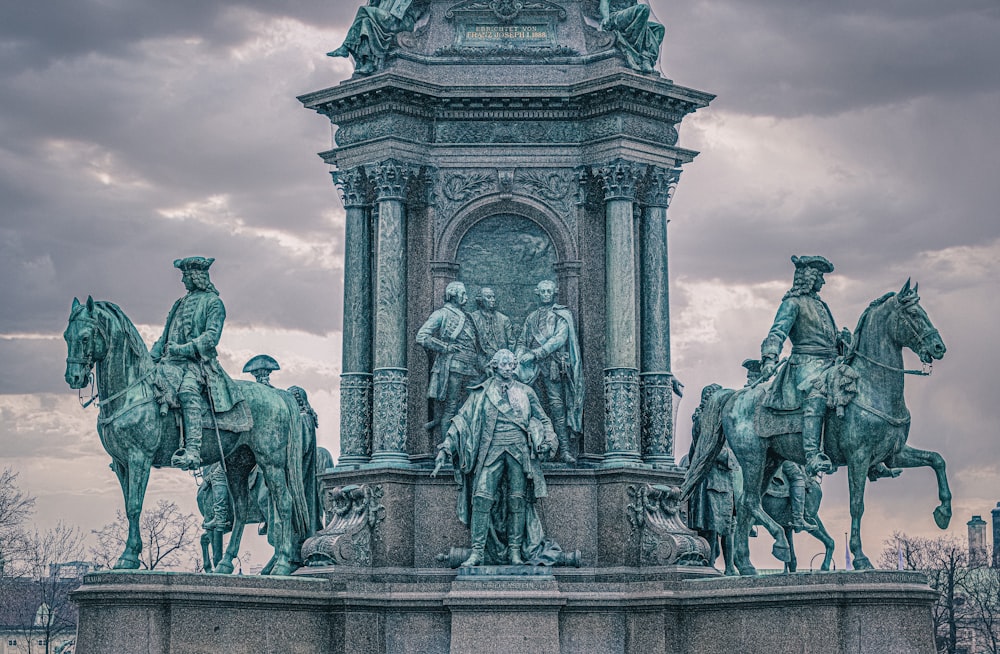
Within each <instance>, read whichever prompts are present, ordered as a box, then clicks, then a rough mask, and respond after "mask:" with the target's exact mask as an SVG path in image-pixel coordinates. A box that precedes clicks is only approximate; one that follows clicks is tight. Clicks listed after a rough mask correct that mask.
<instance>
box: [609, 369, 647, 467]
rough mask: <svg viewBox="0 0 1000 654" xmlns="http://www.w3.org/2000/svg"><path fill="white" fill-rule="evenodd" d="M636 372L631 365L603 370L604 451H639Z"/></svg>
mask: <svg viewBox="0 0 1000 654" xmlns="http://www.w3.org/2000/svg"><path fill="white" fill-rule="evenodd" d="M638 407H639V372H638V371H637V370H633V369H631V368H612V369H610V370H605V371H604V411H605V421H606V424H605V430H606V432H607V441H608V442H607V447H608V452H633V453H635V454H638V453H639V430H638V429H636V418H637V416H638V415H639V413H638Z"/></svg>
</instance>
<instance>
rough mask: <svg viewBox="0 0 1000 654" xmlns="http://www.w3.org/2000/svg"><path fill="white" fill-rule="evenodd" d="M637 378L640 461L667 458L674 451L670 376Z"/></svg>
mask: <svg viewBox="0 0 1000 654" xmlns="http://www.w3.org/2000/svg"><path fill="white" fill-rule="evenodd" d="M640 377H641V384H640V385H641V389H642V455H643V458H657V459H659V458H670V457H672V456H673V450H674V444H673V415H674V406H673V401H674V399H673V386H672V384H671V380H672V378H673V375H670V374H669V373H664V374H655V373H646V374H643V375H641V376H640Z"/></svg>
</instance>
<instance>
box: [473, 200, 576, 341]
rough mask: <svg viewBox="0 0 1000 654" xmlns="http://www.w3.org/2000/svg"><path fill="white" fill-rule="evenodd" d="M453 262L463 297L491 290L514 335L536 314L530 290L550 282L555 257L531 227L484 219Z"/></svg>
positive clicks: (505, 218)
mask: <svg viewBox="0 0 1000 654" xmlns="http://www.w3.org/2000/svg"><path fill="white" fill-rule="evenodd" d="M456 259H457V263H458V264H459V273H458V278H459V280H460V281H462V282H464V283H465V285H466V288H467V290H468V292H469V297H470V298H474V297H475V296H476V293H477V292H478V291H479V289H480V288H482V287H483V286H489V287H491V288H492V289H493V290H494V292H495V293H496V296H497V310H498V311H500V312H501V313H504V314H507V316H509V317H510V319H511V322H512V323H513V325H514V330H515V332H519V330H520V328H521V325H522V324H524V319H525V317H527V315H528V314H529V313H531V311H532V310H534V309H535V308H537V304H538V301H537V298H536V297H535V294H534V290H535V285H536V284H538V282H539V281H541V280H543V279H552V280H554V279H556V274H555V264H556V252H555V248H554V247H553V245H552V240H551V239H550V238H549V235H548V234H546V233H545V230H543V229H542V228H541V227H540V226H539V225H538V224H537V223H535V222H534V221H532V220H529V219H528V218H525V217H523V216H518V215H514V214H497V215H493V216H489V217H487V218H484V219H482V220H480V221H479V222H477V223H476V224H475V225H473V226H472V228H470V229H469V231H468V232H466V234H465V236H464V237H462V241H461V243H460V244H459V246H458V256H457V258H456ZM557 302H558V299H557ZM471 310H474V308H473V309H471Z"/></svg>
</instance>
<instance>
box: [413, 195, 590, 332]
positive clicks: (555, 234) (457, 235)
mask: <svg viewBox="0 0 1000 654" xmlns="http://www.w3.org/2000/svg"><path fill="white" fill-rule="evenodd" d="M503 216H506V217H509V218H511V219H514V220H523V221H527V224H529V225H531V226H532V227H537V230H538V231H537V234H538V236H542V235H544V238H545V240H546V241H547V243H548V244H550V245H551V248H552V250H553V253H554V257H553V258H552V260H551V265H550V266H548V267H547V268H548V270H549V271H550V272H546V273H545V274H544V277H546V278H554V279H555V280H556V282H557V284H558V285H559V300H558V301H559V303H560V304H565V305H567V306H569V307H570V308H572V309H573V310H574V313H575V312H576V310H577V308H578V307H579V272H580V264H579V261H578V251H577V246H576V240H575V238H574V236H573V234H572V233H571V232H570V230H569V229H568V227H567V225H566V223H565V221H563V220H562V219H561V218H559V216H558V215H557V214H556V213H555V212H553V211H552V210H551V209H550V208H548V207H547V206H545V205H544V204H542V203H540V202H538V201H536V200H534V199H531V198H527V197H523V196H516V195H515V196H509V195H508V196H500V195H491V196H486V197H483V198H480V199H478V200H477V201H475V202H472V203H470V204H468V205H467V206H466V207H464V208H463V209H461V210H460V211H459V212H458V213H457V214H456V215H455V217H454V218H453V219H452V220H451V221H449V223H448V225H447V226H446V227H445V230H444V232H443V233H442V235H441V237H440V239H439V241H438V244H437V248H435V254H436V256H437V261H435V262H434V263H433V264H432V276H433V278H434V283H433V293H434V297H435V298H437V297H443V294H444V288H445V286H447V284H448V283H449V282H451V281H454V280H456V279H463V274H462V272H461V270H460V265H459V264H460V261H459V258H460V252H459V250H460V248H461V247H462V243H463V241H464V240H465V238H466V236H467V235H469V234H470V232H472V231H473V230H474V229H475V227H476V226H477V225H480V223H482V222H483V221H487V220H491V219H494V218H499V217H503ZM466 272H467V273H468V272H469V271H466ZM525 274H526V275H529V277H525V278H523V279H519V280H517V281H518V282H519V283H518V284H513V285H512V284H511V283H510V282H511V281H512V280H511V279H510V278H503V275H498V276H497V277H495V278H493V279H486V280H485V281H487V282H488V283H489V284H490V285H492V286H498V285H502V286H504V287H505V288H506V293H505V294H506V295H510V294H511V293H514V294H515V295H516V297H513V296H511V297H507V298H506V301H505V302H504V303H503V304H504V305H505V306H502V307H501V310H502V311H505V312H507V313H510V314H511V316H510V317H511V318H512V319H514V320H515V323H516V322H517V321H518V320H523V319H524V317H525V315H526V313H527V311H530V309H531V307H532V306H533V305H534V297H533V294H532V292H531V289H532V288H533V287H534V285H535V284H536V283H537V282H538V281H541V278H542V275H540V274H538V273H537V271H536V272H534V273H525ZM532 274H533V275H534V276H538V277H539V279H533V278H530V275H532ZM463 281H467V282H470V281H471V282H472V287H471V288H469V291H470V293H474V292H475V291H476V290H477V288H478V285H479V284H478V283H477V282H476V281H473V280H468V279H464V280H463ZM478 282H479V283H481V282H483V279H479V280H478ZM512 286H518V287H519V289H518V290H517V291H514V290H513V288H511V287H512ZM495 290H497V291H498V300H499V299H500V296H501V295H503V294H504V293H501V292H500V289H495ZM470 299H471V298H470ZM474 308H475V304H474V303H472V304H471V306H470V310H474Z"/></svg>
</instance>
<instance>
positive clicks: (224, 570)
mask: <svg viewBox="0 0 1000 654" xmlns="http://www.w3.org/2000/svg"><path fill="white" fill-rule="evenodd" d="M215 574H217V575H231V574H233V564H232V563H231V562H227V561H223V562H222V563H220V564H219V565H217V566H215Z"/></svg>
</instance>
